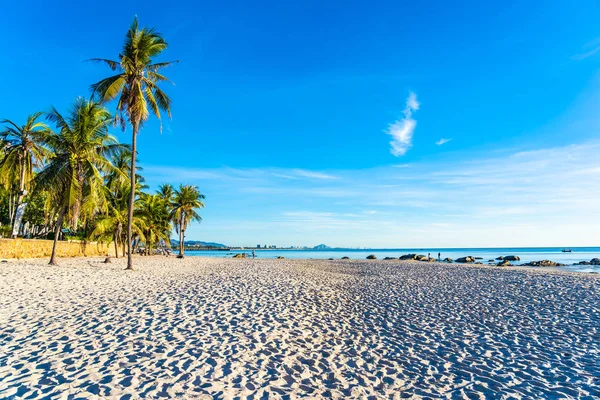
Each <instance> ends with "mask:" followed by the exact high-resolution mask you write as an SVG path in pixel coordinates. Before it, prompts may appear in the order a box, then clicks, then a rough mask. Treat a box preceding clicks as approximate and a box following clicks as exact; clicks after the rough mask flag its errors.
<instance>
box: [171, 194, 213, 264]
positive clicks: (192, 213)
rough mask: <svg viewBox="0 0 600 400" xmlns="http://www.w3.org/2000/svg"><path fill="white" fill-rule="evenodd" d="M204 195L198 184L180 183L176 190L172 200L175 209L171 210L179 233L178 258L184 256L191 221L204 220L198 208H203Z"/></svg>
mask: <svg viewBox="0 0 600 400" xmlns="http://www.w3.org/2000/svg"><path fill="white" fill-rule="evenodd" d="M204 198H205V197H204V195H203V194H201V193H200V192H199V191H198V188H197V187H196V186H192V185H179V189H178V190H176V191H175V196H174V197H173V201H172V202H171V206H172V207H173V210H172V211H171V219H172V221H173V224H174V225H175V230H176V231H177V232H178V233H179V255H178V256H177V257H178V258H183V252H184V250H183V242H184V240H185V231H186V229H187V227H188V225H189V223H190V222H191V221H198V222H200V221H202V217H200V215H199V214H198V213H197V212H196V210H198V209H200V208H203V207H204V203H203V202H202V200H204Z"/></svg>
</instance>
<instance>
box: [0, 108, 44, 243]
mask: <svg viewBox="0 0 600 400" xmlns="http://www.w3.org/2000/svg"><path fill="white" fill-rule="evenodd" d="M42 114H43V113H41V112H37V113H35V114H32V115H30V116H28V117H27V121H26V122H25V125H22V126H19V125H17V124H16V123H14V122H13V121H10V120H8V119H5V120H3V121H0V123H3V124H4V128H5V129H4V131H2V132H0V139H1V140H2V143H3V146H2V147H3V152H4V158H3V159H2V161H1V162H0V180H1V183H2V184H4V186H5V187H6V188H7V189H10V187H11V186H12V183H14V182H18V183H19V188H18V194H17V201H16V204H15V206H14V208H15V210H17V209H18V208H19V206H20V205H21V204H22V203H23V197H24V196H25V195H26V194H27V190H28V188H29V184H30V182H31V180H32V179H33V171H34V168H37V169H39V168H41V167H42V164H43V162H44V161H45V159H46V158H47V157H48V156H49V151H48V150H47V149H46V148H44V146H43V143H44V139H45V137H46V136H47V135H48V134H49V133H50V128H48V126H47V125H46V124H45V123H43V122H38V121H37V119H38V118H39V117H40V116H41V115H42ZM12 214H14V215H11V224H12V228H13V232H14V227H15V226H14V225H15V223H16V219H17V218H16V215H17V213H16V212H14V213H12ZM12 237H13V238H14V237H16V235H12Z"/></svg>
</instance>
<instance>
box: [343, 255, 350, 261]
mask: <svg viewBox="0 0 600 400" xmlns="http://www.w3.org/2000/svg"><path fill="white" fill-rule="evenodd" d="M349 259H350V257H348V256H344V257H342V260H349Z"/></svg>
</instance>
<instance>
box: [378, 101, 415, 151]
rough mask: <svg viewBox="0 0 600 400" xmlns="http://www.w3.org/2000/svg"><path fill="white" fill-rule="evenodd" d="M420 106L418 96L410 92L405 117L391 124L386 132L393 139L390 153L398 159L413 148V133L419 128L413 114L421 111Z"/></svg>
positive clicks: (404, 112)
mask: <svg viewBox="0 0 600 400" xmlns="http://www.w3.org/2000/svg"><path fill="white" fill-rule="evenodd" d="M419 106H420V104H419V102H418V100H417V95H416V94H414V93H413V92H410V94H409V95H408V98H407V99H406V106H405V107H404V110H403V111H402V113H403V114H404V116H403V117H402V118H400V119H399V120H397V121H394V123H392V124H390V125H389V126H388V128H387V130H386V131H385V133H387V134H388V135H390V136H391V137H392V141H391V142H390V145H391V147H392V148H391V149H390V152H391V153H392V154H393V155H395V156H396V157H399V156H403V155H404V154H406V152H407V151H408V150H409V149H410V148H411V147H412V138H413V133H414V131H415V128H416V127H417V121H416V120H415V119H414V118H413V116H412V114H413V112H415V111H417V110H418V109H419Z"/></svg>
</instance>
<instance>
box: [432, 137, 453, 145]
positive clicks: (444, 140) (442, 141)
mask: <svg viewBox="0 0 600 400" xmlns="http://www.w3.org/2000/svg"><path fill="white" fill-rule="evenodd" d="M451 140H452V139H443V138H442V139H440V140H438V141H437V142H435V144H436V145H438V146H441V145H443V144H446V143H448V142H449V141H451Z"/></svg>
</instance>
